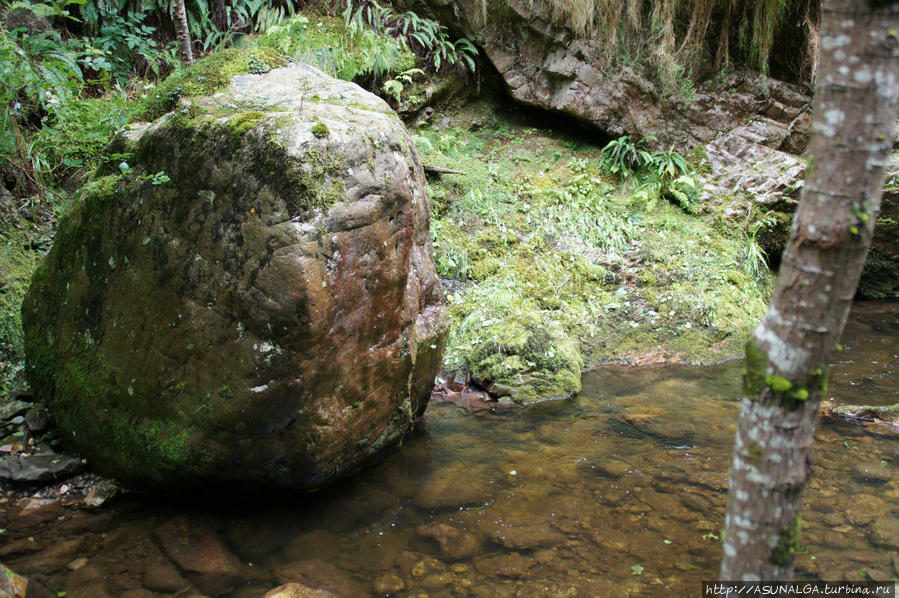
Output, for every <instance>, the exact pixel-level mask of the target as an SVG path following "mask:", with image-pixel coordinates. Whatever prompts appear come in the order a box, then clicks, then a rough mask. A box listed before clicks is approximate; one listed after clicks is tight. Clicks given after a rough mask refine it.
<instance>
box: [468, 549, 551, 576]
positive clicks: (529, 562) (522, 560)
mask: <svg viewBox="0 0 899 598" xmlns="http://www.w3.org/2000/svg"><path fill="white" fill-rule="evenodd" d="M536 564H537V561H535V560H534V559H532V558H528V557H526V556H522V555H520V554H518V553H517V552H513V553H512V554H504V555H501V556H496V557H492V558H489V559H482V560H479V561H478V562H476V563H475V568H476V569H477V570H478V572H480V573H481V574H482V575H487V576H493V575H499V576H501V577H521V575H523V574H524V572H525V571H527V570H528V569H530V568H531V567H533V566H534V565H536Z"/></svg>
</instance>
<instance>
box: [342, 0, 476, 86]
mask: <svg viewBox="0 0 899 598" xmlns="http://www.w3.org/2000/svg"><path fill="white" fill-rule="evenodd" d="M343 18H344V21H345V22H346V25H347V27H348V28H349V29H350V31H351V32H354V33H358V32H362V31H364V30H366V29H372V30H374V31H376V32H378V33H383V34H385V35H388V36H391V37H394V38H396V39H401V40H403V41H404V42H405V44H406V45H407V47H409V48H410V49H412V51H413V52H415V54H416V55H417V56H419V57H420V58H421V59H422V60H423V62H424V63H425V64H427V65H429V66H433V69H434V71H440V69H441V67H443V66H449V67H452V66H454V65H456V64H460V65H462V66H464V67H465V68H467V69H468V70H469V71H471V72H474V70H475V66H476V65H475V59H476V58H477V55H478V50H477V48H476V47H475V45H474V44H473V43H471V40H469V39H467V38H464V37H462V38H459V39H458V40H456V41H455V42H454V41H452V40H451V39H450V37H449V35H448V34H447V32H446V27H444V26H443V25H440V24H439V23H437V22H436V21H432V20H431V19H426V18H424V17H420V16H418V15H417V14H415V13H414V12H411V11H407V12H403V13H401V12H397V11H396V10H394V9H393V8H390V7H385V6H381V5H380V4H378V3H377V2H375V0H364V1H363V2H361V3H360V4H358V5H357V4H355V3H354V2H353V0H347V4H346V10H344V13H343Z"/></svg>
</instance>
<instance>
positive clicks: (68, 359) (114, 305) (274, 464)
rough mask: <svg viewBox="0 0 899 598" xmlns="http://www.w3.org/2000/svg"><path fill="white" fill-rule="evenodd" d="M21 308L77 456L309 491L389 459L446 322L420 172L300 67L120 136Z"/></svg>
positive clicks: (244, 82)
mask: <svg viewBox="0 0 899 598" xmlns="http://www.w3.org/2000/svg"><path fill="white" fill-rule="evenodd" d="M121 145H122V147H121V148H118V149H121V150H122V151H123V152H127V153H128V154H130V157H129V158H127V160H128V162H130V163H131V166H130V167H129V166H128V165H126V164H122V165H120V169H121V170H123V171H124V172H123V173H122V174H116V175H110V176H106V177H102V178H99V179H97V180H95V181H94V182H93V183H91V184H89V185H88V186H87V187H86V188H85V190H84V193H83V195H84V198H83V202H82V203H81V204H80V205H79V206H78V207H77V208H76V209H75V210H74V211H73V212H72V213H71V214H70V215H69V216H68V217H67V218H66V219H65V220H64V222H63V223H62V224H61V226H60V230H59V232H58V234H57V237H56V238H55V241H54V246H53V249H52V250H51V252H50V254H49V255H48V257H47V259H46V261H45V262H44V263H43V264H42V265H41V267H39V269H38V270H37V272H36V274H35V276H34V279H33V282H32V287H31V289H30V292H29V294H28V296H27V297H26V299H25V302H24V304H23V308H22V312H23V320H24V326H25V329H26V354H27V373H28V376H29V379H30V382H31V384H32V386H33V388H34V389H35V392H36V393H39V395H40V396H42V397H46V398H47V399H48V400H49V402H50V404H51V407H52V408H53V410H54V414H55V416H56V419H57V422H58V423H59V425H60V428H61V429H62V430H63V432H64V433H65V435H66V437H67V440H68V441H69V443H70V444H72V445H74V447H75V448H77V450H79V451H80V452H81V453H82V454H83V455H85V456H86V457H88V459H89V460H90V461H91V463H92V464H93V465H94V466H95V467H96V468H98V469H100V470H101V471H103V472H106V473H108V474H111V475H113V476H115V477H119V478H121V479H123V480H125V481H127V482H130V483H132V484H136V485H149V486H164V487H170V488H171V487H185V486H188V487H193V486H197V485H203V484H209V483H227V484H238V485H258V484H263V485H274V486H282V487H290V488H300V489H309V488H314V487H318V486H320V485H322V484H324V483H326V482H328V481H329V480H332V479H334V478H336V477H339V476H341V475H345V474H347V473H349V472H351V471H353V470H355V469H357V468H359V467H360V466H361V465H362V464H364V463H365V462H367V461H369V460H371V459H372V458H374V457H376V456H377V455H379V454H381V453H383V452H384V451H385V450H386V449H388V448H390V447H391V446H393V445H395V444H397V443H398V442H399V441H400V439H401V438H402V436H403V434H405V433H406V432H407V431H408V430H409V429H410V426H411V425H412V421H413V419H414V418H415V417H416V416H417V415H420V414H421V413H422V412H423V411H424V409H425V407H426V405H427V401H428V398H429V396H430V391H431V388H432V386H433V381H434V376H435V375H436V373H437V371H438V368H439V366H440V362H441V357H442V353H443V349H444V345H445V341H446V334H447V326H448V324H447V319H446V314H445V310H444V307H443V305H442V301H443V293H442V289H441V287H440V284H439V280H438V278H437V275H436V272H435V269H434V263H433V257H432V253H431V248H430V241H429V236H428V223H429V208H428V199H427V196H426V193H425V189H424V181H423V175H422V169H421V164H420V159H419V157H418V154H417V152H416V150H415V149H414V146H413V144H412V141H411V139H410V137H409V135H408V133H407V131H406V130H405V129H404V127H403V126H402V124H401V123H400V121H399V120H398V118H397V117H396V116H395V115H394V114H393V113H392V111H391V110H390V109H389V107H388V106H387V105H386V104H385V103H384V102H382V101H381V100H380V99H378V98H376V97H375V96H373V95H371V94H368V93H367V92H364V91H363V90H361V89H360V88H359V87H357V86H355V85H353V84H350V83H346V82H343V81H339V80H335V79H331V78H330V77H327V76H326V75H324V74H323V73H321V72H320V71H317V70H315V69H313V68H311V67H307V66H305V65H296V64H294V65H290V66H288V67H285V68H281V69H275V70H273V71H271V72H269V73H266V74H262V75H241V76H237V77H234V78H233V79H232V82H231V85H230V87H229V88H227V89H226V90H224V91H223V92H220V93H218V94H216V95H215V96H213V97H210V98H199V99H195V100H193V101H192V102H191V103H190V105H184V103H182V109H180V110H179V111H177V112H174V113H170V114H168V115H166V116H164V117H163V118H161V119H160V120H159V121H157V122H156V123H154V124H152V125H146V126H142V127H138V128H137V129H136V130H133V131H131V132H129V133H127V134H126V135H125V137H124V138H123V140H122V142H121Z"/></svg>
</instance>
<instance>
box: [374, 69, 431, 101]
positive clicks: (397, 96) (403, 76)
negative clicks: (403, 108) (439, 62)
mask: <svg viewBox="0 0 899 598" xmlns="http://www.w3.org/2000/svg"><path fill="white" fill-rule="evenodd" d="M424 74H425V72H424V71H423V70H421V69H419V68H414V69H408V70H405V71H403V72H402V73H400V74H399V75H397V76H396V77H394V78H393V79H390V80H388V81H387V82H386V83H384V85H383V87H382V88H381V89H382V90H383V91H384V93H385V94H387V96H388V97H391V98H393V100H394V101H395V102H396V104H397V106H399V104H400V102H401V101H402V98H403V92H404V91H405V90H406V87H408V86H409V85H412V83H413V82H414V78H415V77H416V76H422V77H423V76H424Z"/></svg>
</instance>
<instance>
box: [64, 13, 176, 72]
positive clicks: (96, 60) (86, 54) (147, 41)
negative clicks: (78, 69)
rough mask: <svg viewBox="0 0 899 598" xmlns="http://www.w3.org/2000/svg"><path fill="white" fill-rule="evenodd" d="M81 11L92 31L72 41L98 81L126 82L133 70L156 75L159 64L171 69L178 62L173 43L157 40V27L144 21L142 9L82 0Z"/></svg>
mask: <svg viewBox="0 0 899 598" xmlns="http://www.w3.org/2000/svg"><path fill="white" fill-rule="evenodd" d="M81 15H82V17H83V18H84V20H85V22H86V23H87V24H88V25H89V27H90V29H91V31H92V34H91V35H89V36H87V37H85V38H83V39H75V40H72V43H73V44H74V45H76V46H77V47H78V48H79V49H80V50H81V51H82V54H83V59H82V62H83V64H84V66H85V67H86V68H87V69H89V70H91V71H95V72H97V74H98V77H100V81H101V82H102V81H103V80H104V79H105V78H110V77H111V79H112V81H113V82H115V83H117V84H118V85H126V84H127V83H128V80H129V79H130V78H131V77H132V76H133V74H134V73H135V72H136V71H138V72H139V74H140V75H142V76H146V75H147V74H149V73H150V72H152V73H153V74H154V75H155V76H156V77H159V76H160V74H161V70H160V69H161V68H165V70H170V69H171V68H173V67H175V66H176V65H177V64H178V58H177V55H176V51H175V45H174V43H171V44H169V45H168V46H164V45H163V44H161V43H159V42H157V41H156V39H155V35H156V28H155V27H153V26H151V25H148V24H146V23H145V20H146V19H147V13H146V12H145V11H143V10H134V9H128V10H120V9H119V8H118V7H113V6H112V5H110V4H108V3H107V2H105V1H104V0H100V1H98V2H95V1H89V2H85V3H84V6H82V8H81ZM138 65H140V68H138Z"/></svg>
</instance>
